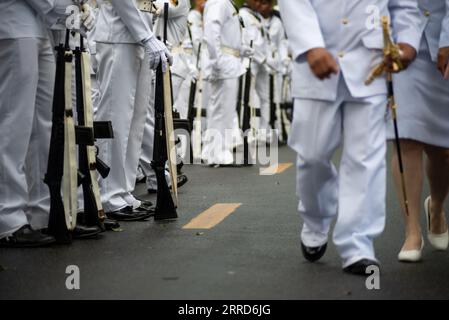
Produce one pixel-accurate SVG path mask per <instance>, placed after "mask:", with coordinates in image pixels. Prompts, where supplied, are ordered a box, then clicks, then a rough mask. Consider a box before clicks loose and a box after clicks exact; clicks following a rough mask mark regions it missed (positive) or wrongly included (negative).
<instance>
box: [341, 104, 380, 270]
mask: <svg viewBox="0 0 449 320" xmlns="http://www.w3.org/2000/svg"><path fill="white" fill-rule="evenodd" d="M386 103H387V102H386V98H385V97H384V96H375V97H371V98H368V99H364V100H363V101H360V100H359V101H354V102H346V103H345V105H344V107H343V114H344V118H343V128H344V130H343V132H344V133H343V139H344V147H343V154H342V158H341V164H340V179H339V186H340V188H339V197H338V198H339V205H338V218H337V223H336V225H335V229H334V237H333V239H334V243H335V245H336V246H337V249H338V251H339V252H340V255H341V257H342V259H343V267H346V266H348V265H350V264H352V263H354V262H356V261H358V260H360V259H364V258H367V259H372V260H375V259H376V258H375V254H374V248H373V240H374V238H375V237H377V236H379V235H380V234H381V233H382V231H383V229H384V226H385V194H386V163H385V162H386V160H385V157H386V121H385V117H384V115H385V106H386Z"/></svg>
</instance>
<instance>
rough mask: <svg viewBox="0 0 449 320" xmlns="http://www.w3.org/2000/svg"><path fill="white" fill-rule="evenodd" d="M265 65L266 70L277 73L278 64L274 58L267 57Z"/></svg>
mask: <svg viewBox="0 0 449 320" xmlns="http://www.w3.org/2000/svg"><path fill="white" fill-rule="evenodd" d="M266 64H267V66H268V68H270V70H271V71H274V72H279V64H278V61H276V59H275V58H273V57H271V56H269V57H268V58H267V61H266Z"/></svg>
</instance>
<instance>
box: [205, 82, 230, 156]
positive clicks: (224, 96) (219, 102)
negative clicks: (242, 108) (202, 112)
mask: <svg viewBox="0 0 449 320" xmlns="http://www.w3.org/2000/svg"><path fill="white" fill-rule="evenodd" d="M209 90H210V91H209V94H210V96H209V106H208V109H207V132H206V134H205V139H204V146H203V155H202V158H203V159H204V160H205V161H206V162H208V163H211V164H231V163H232V162H233V155H232V153H231V151H230V150H229V149H228V148H227V143H226V142H227V141H226V140H229V138H228V139H225V138H226V134H227V135H228V136H231V137H232V132H233V131H234V130H235V117H236V116H237V115H236V111H235V106H236V103H237V90H238V80H237V78H235V79H225V80H217V81H209Z"/></svg>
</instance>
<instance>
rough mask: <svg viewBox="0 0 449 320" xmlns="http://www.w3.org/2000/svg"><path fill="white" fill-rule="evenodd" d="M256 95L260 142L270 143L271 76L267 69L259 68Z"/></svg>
mask: <svg viewBox="0 0 449 320" xmlns="http://www.w3.org/2000/svg"><path fill="white" fill-rule="evenodd" d="M255 81H256V83H255V85H256V93H257V97H258V98H259V107H260V119H259V127H258V130H259V140H260V141H261V142H266V141H270V130H271V127H270V75H269V73H268V72H267V71H266V70H265V68H263V67H261V68H259V71H258V73H257V76H256V79H255Z"/></svg>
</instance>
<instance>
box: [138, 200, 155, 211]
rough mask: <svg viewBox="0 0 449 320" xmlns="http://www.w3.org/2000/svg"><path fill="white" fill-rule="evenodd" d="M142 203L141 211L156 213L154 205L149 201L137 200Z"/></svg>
mask: <svg viewBox="0 0 449 320" xmlns="http://www.w3.org/2000/svg"><path fill="white" fill-rule="evenodd" d="M137 200H139V201H140V207H139V208H140V209H139V208H137V209H139V211H154V203H153V202H151V201H148V200H142V199H137Z"/></svg>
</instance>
